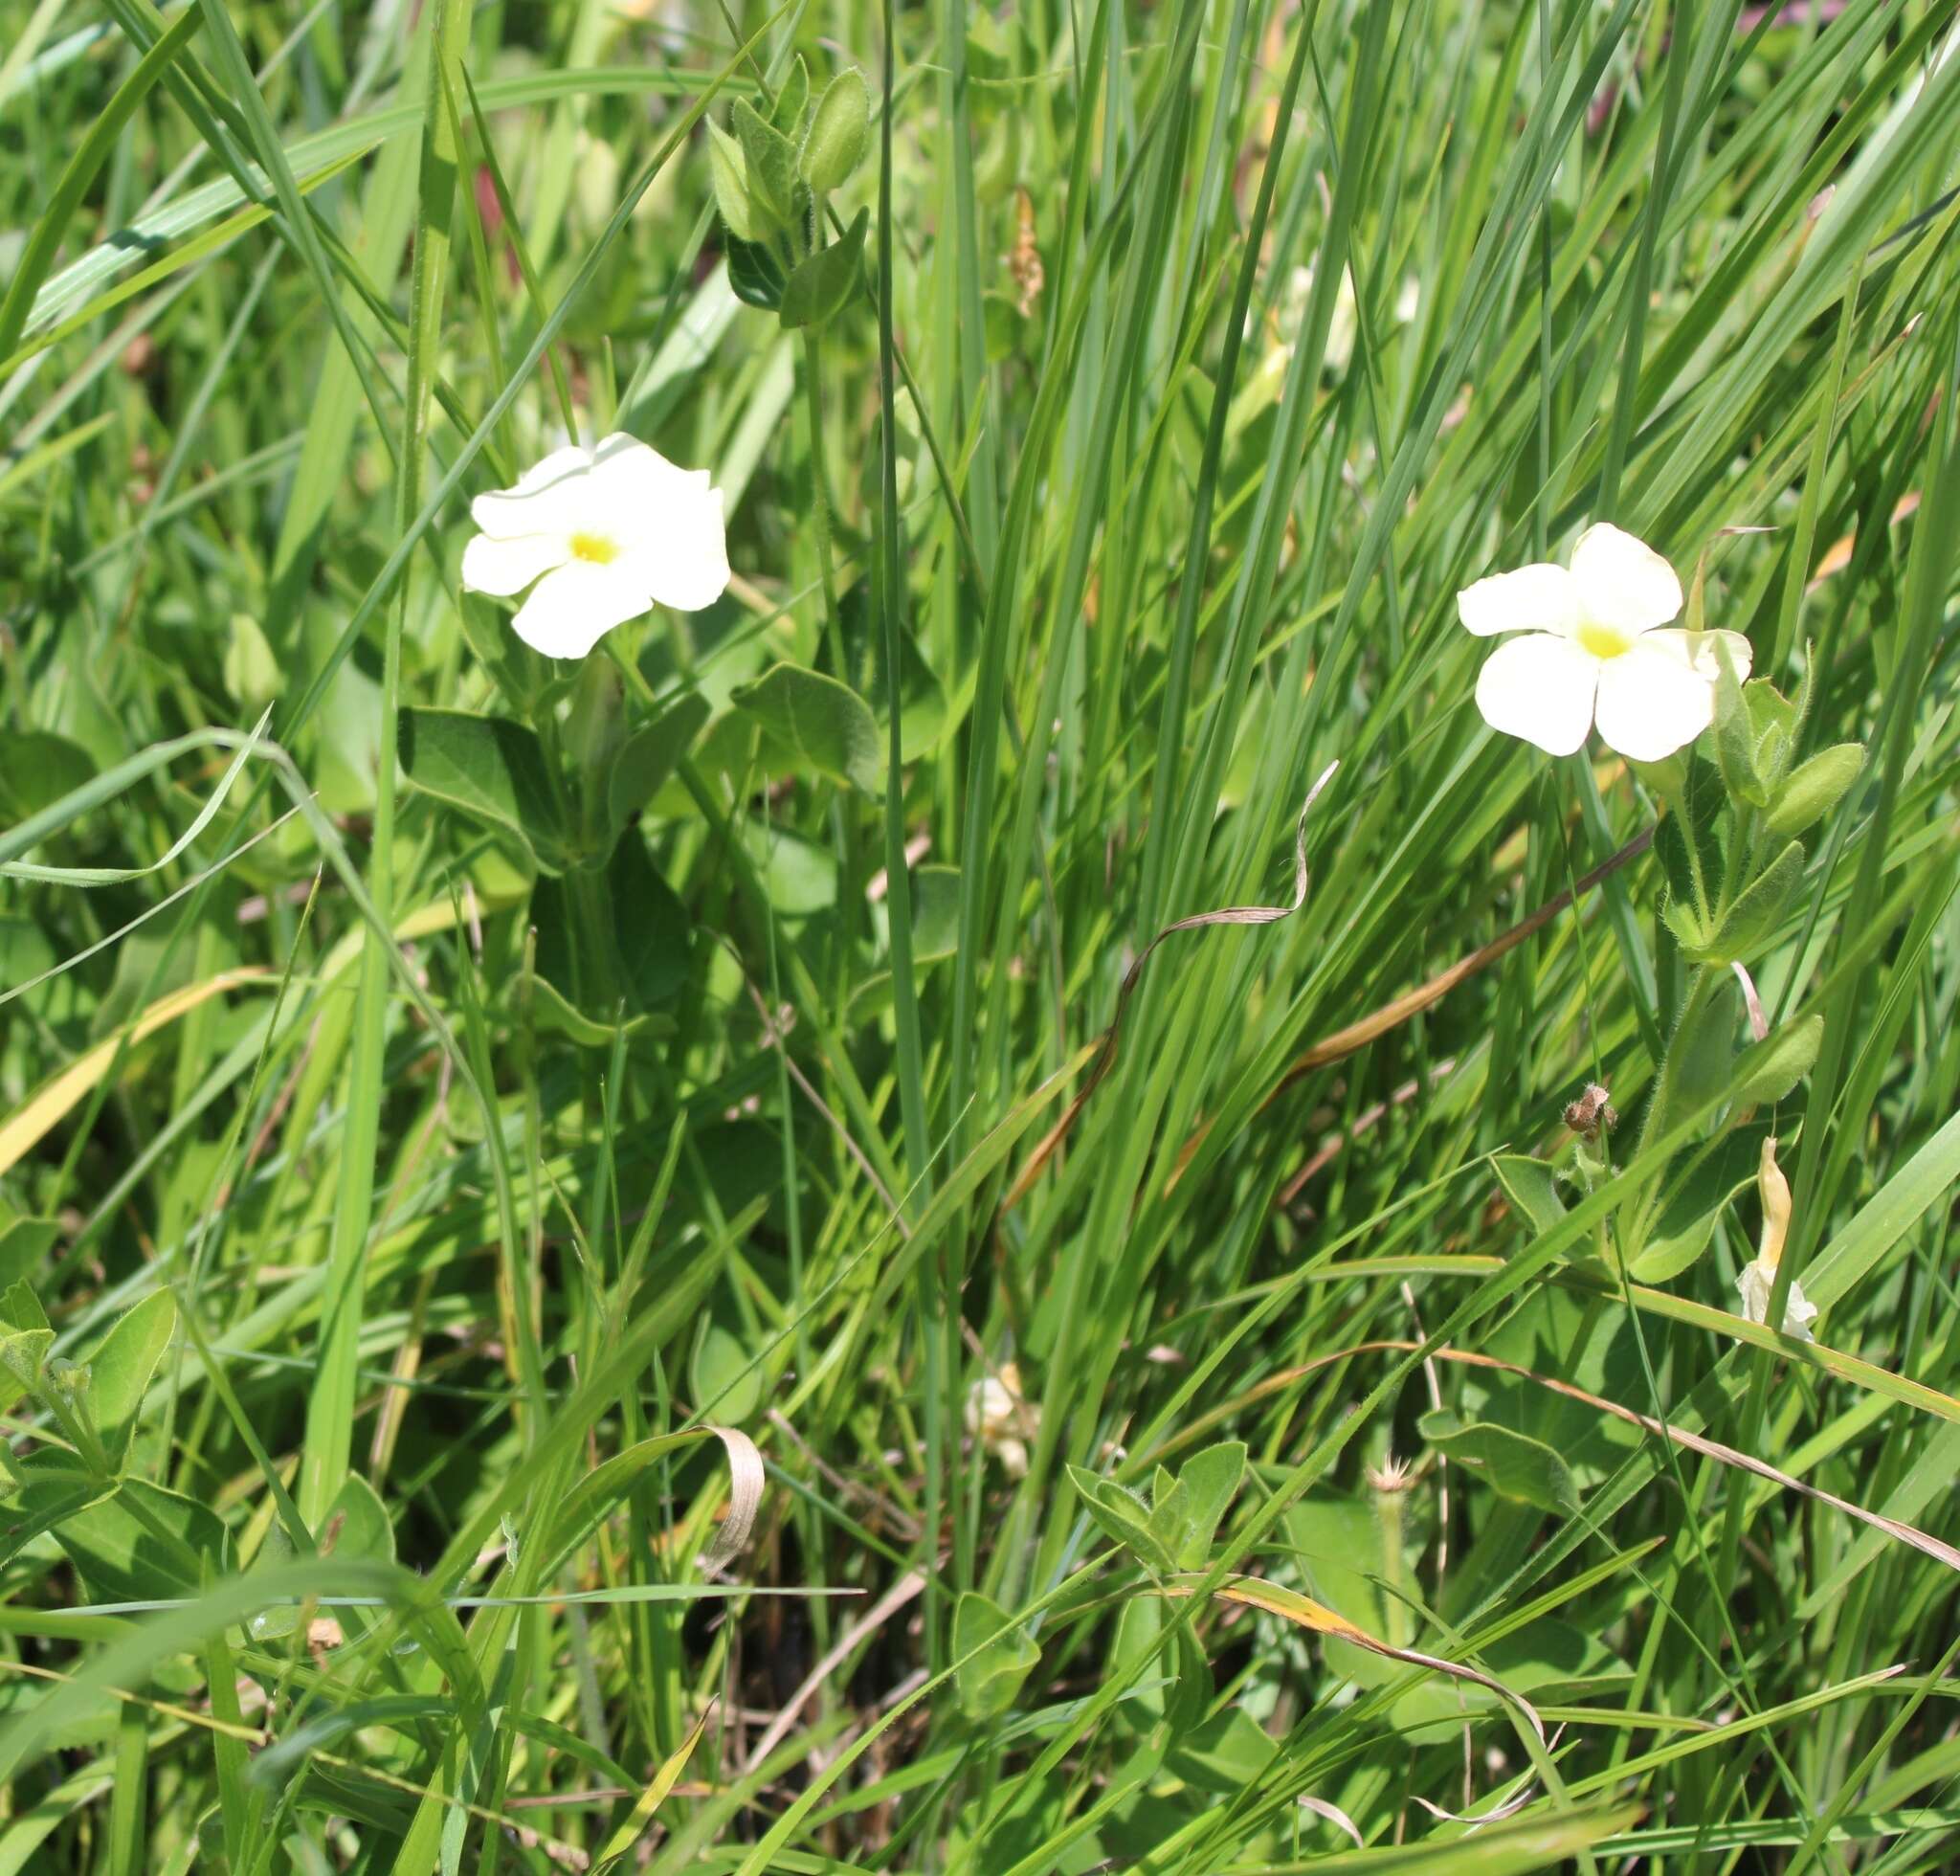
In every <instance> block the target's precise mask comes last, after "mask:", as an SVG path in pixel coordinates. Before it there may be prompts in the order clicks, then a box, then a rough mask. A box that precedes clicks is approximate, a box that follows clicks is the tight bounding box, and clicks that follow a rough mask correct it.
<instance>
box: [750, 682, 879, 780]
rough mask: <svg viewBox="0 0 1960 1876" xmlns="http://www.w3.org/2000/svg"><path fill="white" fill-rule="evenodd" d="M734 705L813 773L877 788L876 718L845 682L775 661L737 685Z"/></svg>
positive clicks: (877, 742) (877, 746)
mask: <svg viewBox="0 0 1960 1876" xmlns="http://www.w3.org/2000/svg"><path fill="white" fill-rule="evenodd" d="M734 703H735V706H736V708H738V709H740V710H744V711H746V712H747V714H748V715H750V716H752V717H753V718H755V720H756V721H757V722H758V723H760V724H761V725H762V726H763V727H764V728H765V729H766V730H768V733H769V734H770V736H772V737H773V738H774V739H775V740H776V742H777V743H779V744H781V745H782V746H783V748H785V749H787V750H789V751H790V752H791V754H793V755H796V756H800V757H801V758H802V760H803V762H804V763H805V764H806V765H807V766H808V767H810V768H811V769H813V770H815V771H817V773H819V774H821V775H827V776H829V777H830V779H831V780H833V781H837V782H848V783H849V784H851V786H853V787H854V788H861V789H863V790H864V791H865V792H866V793H878V792H879V790H880V787H881V786H882V784H883V781H884V763H883V760H882V755H881V751H880V747H879V735H878V719H877V718H876V717H874V716H873V715H872V714H871V706H870V705H869V704H866V703H865V701H864V700H863V699H862V698H861V697H859V696H858V695H857V692H856V691H855V690H853V689H852V688H851V687H850V686H849V685H848V684H841V683H839V682H838V681H836V679H835V678H827V677H825V676H824V675H823V673H822V672H820V671H811V670H806V669H805V668H804V667H803V666H802V665H800V664H776V665H772V666H771V667H770V668H769V669H768V670H767V671H765V672H764V673H763V674H762V676H761V677H760V678H758V679H757V680H756V681H754V682H753V683H752V684H743V685H741V686H740V687H739V688H738V689H737V690H736V691H735V694H734Z"/></svg>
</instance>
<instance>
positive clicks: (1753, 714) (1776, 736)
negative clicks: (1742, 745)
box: [1742, 678, 1797, 832]
mask: <svg viewBox="0 0 1960 1876" xmlns="http://www.w3.org/2000/svg"><path fill="white" fill-rule="evenodd" d="M1742 702H1743V708H1744V709H1745V710H1747V711H1748V719H1749V735H1750V737H1751V738H1752V739H1753V741H1754V744H1755V754H1754V765H1755V771H1756V773H1757V774H1758V775H1759V776H1760V777H1761V778H1762V780H1763V784H1764V786H1765V787H1766V788H1770V789H1774V788H1775V787H1776V785H1777V784H1778V783H1779V782H1780V781H1782V779H1783V776H1784V772H1785V771H1787V770H1788V769H1789V767H1790V752H1791V750H1792V749H1793V748H1795V747H1796V727H1797V719H1796V705H1795V704H1793V703H1791V701H1790V700H1789V699H1788V698H1787V697H1785V696H1784V695H1783V693H1782V692H1781V691H1780V690H1778V689H1777V688H1776V686H1775V685H1774V684H1772V683H1771V681H1769V679H1768V678H1751V679H1750V680H1749V681H1748V683H1746V684H1744V685H1743V687H1742ZM1791 831H1792V832H1794V831H1795V830H1794V829H1792V830H1791Z"/></svg>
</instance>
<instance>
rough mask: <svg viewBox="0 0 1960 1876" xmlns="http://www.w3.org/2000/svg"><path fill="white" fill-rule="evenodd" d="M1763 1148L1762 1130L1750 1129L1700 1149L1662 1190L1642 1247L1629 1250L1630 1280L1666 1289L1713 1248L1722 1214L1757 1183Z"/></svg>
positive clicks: (1727, 1134) (1729, 1135)
mask: <svg viewBox="0 0 1960 1876" xmlns="http://www.w3.org/2000/svg"><path fill="white" fill-rule="evenodd" d="M1761 1147H1762V1131H1761V1129H1760V1128H1749V1129H1746V1130H1741V1131H1735V1132H1730V1133H1726V1134H1725V1135H1723V1136H1722V1138H1721V1139H1720V1140H1715V1141H1710V1142H1709V1143H1708V1144H1707V1145H1706V1146H1704V1147H1703V1148H1701V1149H1700V1150H1698V1151H1697V1152H1696V1153H1695V1154H1694V1155H1693V1156H1692V1157H1691V1158H1690V1159H1689V1161H1688V1163H1687V1165H1686V1166H1685V1167H1684V1168H1682V1171H1681V1172H1680V1173H1677V1174H1676V1176H1675V1177H1674V1179H1673V1181H1672V1182H1671V1183H1670V1184H1669V1185H1668V1186H1667V1187H1665V1188H1664V1189H1663V1191H1662V1193H1661V1196H1660V1202H1659V1211H1658V1212H1657V1213H1656V1215H1655V1217H1654V1218H1653V1221H1652V1222H1651V1223H1650V1224H1649V1225H1648V1226H1647V1227H1646V1230H1645V1234H1644V1238H1643V1240H1642V1242H1641V1243H1640V1244H1639V1245H1638V1246H1637V1247H1633V1248H1630V1249H1629V1252H1628V1257H1627V1275H1628V1276H1630V1277H1632V1278H1633V1279H1634V1281H1635V1282H1636V1283H1640V1284H1664V1283H1666V1282H1667V1281H1668V1280H1669V1279H1670V1278H1674V1277H1678V1276H1680V1275H1681V1273H1682V1271H1683V1270H1685V1269H1687V1268H1688V1267H1689V1266H1690V1265H1691V1264H1693V1263H1694V1262H1696V1261H1697V1260H1698V1259H1699V1258H1700V1257H1701V1255H1702V1253H1703V1252H1704V1251H1705V1250H1706V1249H1707V1248H1708V1244H1709V1241H1710V1240H1711V1239H1712V1238H1713V1237H1714V1235H1715V1220H1716V1219H1717V1218H1719V1217H1721V1216H1722V1208H1723V1207H1724V1206H1725V1205H1726V1204H1727V1203H1728V1201H1729V1200H1730V1199H1731V1198H1733V1197H1734V1196H1735V1195H1736V1194H1737V1193H1739V1192H1741V1191H1742V1190H1743V1189H1744V1188H1745V1187H1747V1186H1748V1185H1750V1184H1751V1183H1752V1182H1753V1181H1754V1179H1755V1176H1756V1162H1757V1156H1758V1154H1759V1153H1760V1151H1761Z"/></svg>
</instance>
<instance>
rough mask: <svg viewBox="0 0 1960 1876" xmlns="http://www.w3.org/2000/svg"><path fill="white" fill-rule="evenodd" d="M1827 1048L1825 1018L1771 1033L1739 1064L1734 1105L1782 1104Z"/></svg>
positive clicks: (1808, 1019)
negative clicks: (1820, 1052) (1825, 1043)
mask: <svg viewBox="0 0 1960 1876" xmlns="http://www.w3.org/2000/svg"><path fill="white" fill-rule="evenodd" d="M1823 1044H1824V1018H1823V1017H1822V1016H1801V1017H1799V1018H1798V1019H1797V1020H1796V1021H1795V1022H1787V1023H1784V1024H1783V1025H1782V1026H1781V1027H1780V1028H1778V1029H1774V1030H1771V1033H1770V1034H1769V1035H1768V1036H1766V1037H1764V1038H1763V1039H1762V1040H1761V1041H1760V1042H1756V1043H1752V1044H1751V1045H1750V1046H1749V1047H1748V1048H1747V1049H1745V1050H1744V1051H1743V1053H1742V1060H1741V1061H1740V1062H1738V1063H1737V1064H1736V1084H1735V1096H1734V1100H1735V1105H1736V1106H1738V1107H1767V1106H1770V1104H1771V1103H1772V1102H1776V1101H1781V1100H1782V1099H1783V1097H1784V1096H1785V1095H1786V1094H1788V1093H1789V1092H1790V1090H1791V1089H1792V1088H1793V1087H1794V1086H1795V1085H1796V1084H1797V1083H1799V1082H1800V1081H1802V1080H1803V1078H1804V1077H1805V1076H1806V1075H1808V1074H1809V1073H1810V1072H1811V1069H1812V1068H1813V1067H1814V1066H1815V1063H1816V1060H1817V1051H1818V1050H1819V1049H1820V1048H1822V1047H1823Z"/></svg>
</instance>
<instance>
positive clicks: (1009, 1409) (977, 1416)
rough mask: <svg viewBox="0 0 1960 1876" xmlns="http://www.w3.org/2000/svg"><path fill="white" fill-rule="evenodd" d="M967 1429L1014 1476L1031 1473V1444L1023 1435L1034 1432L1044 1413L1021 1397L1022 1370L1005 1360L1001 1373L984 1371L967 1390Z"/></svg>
mask: <svg viewBox="0 0 1960 1876" xmlns="http://www.w3.org/2000/svg"><path fill="white" fill-rule="evenodd" d="M965 1418H966V1421H967V1431H968V1432H969V1434H972V1435H973V1436H975V1437H976V1438H977V1439H978V1440H979V1441H980V1443H981V1445H982V1446H984V1447H985V1448H986V1449H987V1450H988V1451H989V1452H991V1454H992V1455H993V1456H994V1457H995V1458H996V1459H997V1460H999V1461H1000V1464H1001V1470H1002V1471H1004V1472H1005V1473H1006V1474H1007V1476H1008V1477H1009V1478H1010V1479H1025V1478H1026V1477H1027V1476H1028V1447H1027V1442H1026V1441H1024V1440H1023V1439H1022V1438H1021V1437H1020V1436H1021V1435H1022V1434H1024V1433H1033V1432H1034V1431H1035V1430H1036V1426H1037V1425H1038V1424H1039V1421H1040V1416H1039V1414H1038V1413H1036V1410H1035V1409H1034V1408H1032V1407H1030V1406H1029V1405H1028V1404H1027V1403H1026V1402H1025V1401H1024V1400H1023V1399H1022V1398H1021V1373H1020V1370H1019V1369H1018V1368H1016V1367H1015V1366H1014V1364H1013V1362H1011V1361H1010V1362H1003V1363H1002V1364H1001V1369H1000V1373H999V1374H983V1375H982V1376H981V1377H980V1379H979V1380H977V1381H975V1382H974V1383H973V1385H972V1386H971V1387H970V1388H969V1389H968V1390H967V1408H966V1416H965Z"/></svg>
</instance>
